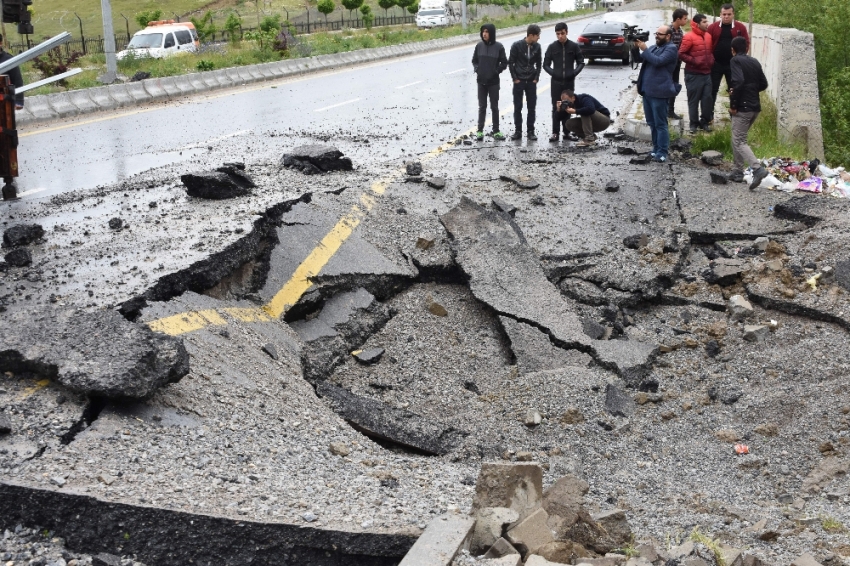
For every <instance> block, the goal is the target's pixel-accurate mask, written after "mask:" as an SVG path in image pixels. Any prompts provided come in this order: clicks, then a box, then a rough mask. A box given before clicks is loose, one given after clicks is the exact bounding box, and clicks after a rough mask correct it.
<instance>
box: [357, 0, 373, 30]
mask: <svg viewBox="0 0 850 566" xmlns="http://www.w3.org/2000/svg"><path fill="white" fill-rule="evenodd" d="M360 14H361V16H362V17H363V25H365V26H366V29H372V22H373V21H374V20H375V15H374V14H372V8H370V7H369V5H368V4H365V5H363V6H360Z"/></svg>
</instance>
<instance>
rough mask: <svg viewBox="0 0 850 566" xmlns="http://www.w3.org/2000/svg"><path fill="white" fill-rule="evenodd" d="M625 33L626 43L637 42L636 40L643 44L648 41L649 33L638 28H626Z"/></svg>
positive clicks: (634, 26) (635, 26)
mask: <svg viewBox="0 0 850 566" xmlns="http://www.w3.org/2000/svg"><path fill="white" fill-rule="evenodd" d="M625 31H626V33H625V36H626V41H638V40H640V41H643V42H644V43H646V42H647V41H649V32H648V31H644V30H642V29H640V28H639V27H637V25H633V26H626V29H625Z"/></svg>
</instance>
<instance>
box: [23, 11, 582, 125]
mask: <svg viewBox="0 0 850 566" xmlns="http://www.w3.org/2000/svg"><path fill="white" fill-rule="evenodd" d="M588 16H589V14H582V15H579V16H572V17H569V18H566V19H564V18H557V19H552V20H546V21H543V22H538V25H542V26H548V25H554V24H555V23H556V22H559V21H567V22H570V21H574V20H580V19H584V18H587V17H588ZM590 16H592V14H590ZM525 28H526V26H525V25H522V26H514V27H510V28H504V29H502V30H500V34H503V35H508V34H513V33H517V32H522V31H523V30H524V29H525ZM478 40H479V36H478V34H476V33H469V34H465V35H458V36H455V37H448V38H441V39H431V40H428V41H417V42H412V43H403V44H399V45H389V46H386V47H374V48H369V49H358V50H355V51H347V52H344V53H332V54H328V55H318V56H316V57H303V58H298V59H284V60H281V61H273V62H271V63H259V64H256V65H247V66H244V67H228V68H226V69H218V70H214V71H203V72H199V73H189V74H186V75H176V76H172V77H163V78H152V79H146V80H143V81H138V82H128V83H121V84H113V85H109V86H102V87H94V88H90V89H80V90H74V91H66V92H59V93H55V94H44V95H38V96H33V97H31V98H27V101H26V106H25V107H24V108H23V109H22V110H19V111H18V112H17V114H16V121H17V123H18V125H24V124H35V123H39V122H48V121H51V120H56V119H59V118H67V117H70V116H79V115H82V114H91V113H95V112H104V111H109V110H117V109H119V108H124V107H128V106H139V105H142V104H148V103H152V102H164V101H169V100H176V99H179V98H182V97H185V96H189V95H192V94H198V93H202V92H207V91H211V90H218V89H224V88H234V87H239V86H244V85H247V84H251V83H257V82H265V81H273V80H277V79H283V78H287V77H294V76H299V75H307V74H310V73H316V72H320V71H327V70H331V69H338V68H341V67H347V66H351V65H357V64H364V63H373V62H376V61H384V60H390V59H394V58H397V57H403V56H405V55H415V54H419V53H428V52H432V51H439V50H441V49H449V48H452V47H458V46H461V45H465V44H471V43H474V42H477V41H478Z"/></svg>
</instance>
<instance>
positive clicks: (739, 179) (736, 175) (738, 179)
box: [727, 171, 744, 183]
mask: <svg viewBox="0 0 850 566" xmlns="http://www.w3.org/2000/svg"><path fill="white" fill-rule="evenodd" d="M727 178H728V179H729V181H731V182H733V183H743V182H744V174H743V173H742V172H741V171H732V172H731V173H730V174H729V177H727Z"/></svg>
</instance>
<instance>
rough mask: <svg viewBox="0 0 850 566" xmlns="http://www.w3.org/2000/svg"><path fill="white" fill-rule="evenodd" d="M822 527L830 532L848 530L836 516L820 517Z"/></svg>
mask: <svg viewBox="0 0 850 566" xmlns="http://www.w3.org/2000/svg"><path fill="white" fill-rule="evenodd" d="M820 524H821V527H823V530H825V531H826V532H828V533H843V532H844V531H845V530H847V529H846V528H845V527H844V524H843V523H842V522H841V521H839V520H838V519H836V518H835V517H830V516H822V517H821V518H820Z"/></svg>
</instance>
